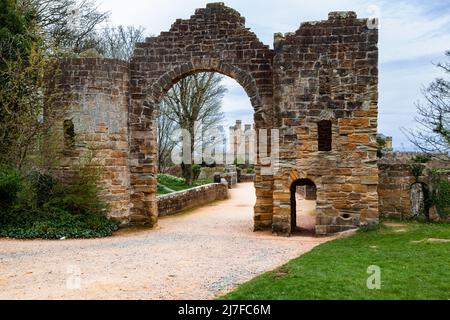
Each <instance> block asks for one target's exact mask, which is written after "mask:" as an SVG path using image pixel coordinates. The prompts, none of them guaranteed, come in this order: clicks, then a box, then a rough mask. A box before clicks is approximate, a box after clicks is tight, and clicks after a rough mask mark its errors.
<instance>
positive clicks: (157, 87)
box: [144, 59, 271, 122]
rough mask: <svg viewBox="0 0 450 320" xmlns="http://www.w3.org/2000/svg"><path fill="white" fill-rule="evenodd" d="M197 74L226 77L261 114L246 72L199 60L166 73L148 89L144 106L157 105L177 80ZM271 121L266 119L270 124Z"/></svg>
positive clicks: (260, 102)
mask: <svg viewBox="0 0 450 320" xmlns="http://www.w3.org/2000/svg"><path fill="white" fill-rule="evenodd" d="M199 72H217V73H220V74H222V75H225V76H228V77H230V78H232V79H234V80H236V82H237V83H239V84H240V85H241V86H242V88H243V89H244V90H245V92H246V93H247V96H248V98H249V99H250V102H251V104H252V107H253V110H254V112H255V113H260V112H263V111H264V110H263V102H262V99H261V95H260V94H259V91H258V87H257V85H256V81H255V79H254V78H253V77H252V76H251V74H249V73H248V72H247V71H244V70H242V69H240V68H239V67H236V66H234V65H232V64H228V63H222V62H220V61H217V60H204V59H203V60H200V61H197V62H186V63H183V64H181V65H178V66H176V67H174V68H173V69H172V70H169V71H167V72H166V73H164V74H163V75H162V76H160V77H159V79H158V80H157V81H156V82H155V83H154V84H153V85H152V86H151V87H150V88H149V89H148V91H147V94H146V96H147V98H146V100H144V104H147V105H150V104H159V103H160V102H161V100H162V98H163V97H164V95H165V94H166V93H167V91H169V90H170V88H172V86H173V85H174V84H175V83H177V82H178V81H179V80H181V79H183V78H185V77H187V76H189V75H192V74H195V73H199ZM270 120H271V119H267V121H268V122H270Z"/></svg>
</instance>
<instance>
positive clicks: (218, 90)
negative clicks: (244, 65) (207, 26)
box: [161, 72, 226, 184]
mask: <svg viewBox="0 0 450 320" xmlns="http://www.w3.org/2000/svg"><path fill="white" fill-rule="evenodd" d="M222 78H223V77H222V76H221V75H219V74H217V73H212V72H203V73H196V74H193V75H191V76H188V77H186V78H183V79H181V80H180V81H178V82H177V83H176V84H175V85H174V86H173V87H172V89H170V90H169V92H167V94H166V96H165V97H164V102H163V103H164V104H165V107H164V108H162V109H161V117H166V118H167V119H169V120H170V121H172V122H173V123H174V124H175V125H176V126H177V127H178V128H181V129H185V130H187V131H188V132H189V135H190V139H191V141H190V148H191V152H190V155H188V158H189V159H190V161H186V163H185V162H183V163H182V164H181V168H182V171H183V177H184V178H185V179H186V182H187V183H188V184H192V182H193V178H194V177H193V169H192V164H193V162H194V161H193V160H194V148H195V145H196V143H198V141H195V137H196V135H200V136H201V137H202V139H203V138H204V136H205V134H204V133H205V132H207V131H209V130H210V129H212V128H213V127H215V126H218V125H220V123H221V122H222V121H223V119H224V114H223V112H222V98H223V96H224V94H225V92H226V88H225V87H224V86H223V85H222V84H221V81H222ZM196 122H201V129H202V132H201V133H198V132H196V130H199V128H198V127H196V126H195V123H196ZM203 140H205V139H203ZM185 157H186V155H184V158H185ZM188 162H189V163H188Z"/></svg>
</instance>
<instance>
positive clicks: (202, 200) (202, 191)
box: [157, 183, 228, 217]
mask: <svg viewBox="0 0 450 320" xmlns="http://www.w3.org/2000/svg"><path fill="white" fill-rule="evenodd" d="M227 197H228V187H227V185H226V184H223V183H213V184H207V185H204V186H200V187H196V188H193V189H189V190H185V191H179V192H174V193H171V194H166V195H162V196H158V197H157V201H158V216H160V217H162V216H167V215H172V214H176V213H179V212H181V211H184V210H188V209H192V208H195V207H199V206H203V205H205V204H208V203H211V202H214V201H217V200H224V199H226V198H227Z"/></svg>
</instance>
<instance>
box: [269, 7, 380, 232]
mask: <svg viewBox="0 0 450 320" xmlns="http://www.w3.org/2000/svg"><path fill="white" fill-rule="evenodd" d="M377 41H378V31H377V30H376V29H369V28H368V23H367V20H366V19H357V17H356V14H355V13H353V12H343V13H342V12H335V13H330V15H329V19H328V20H326V21H318V22H307V23H303V24H302V25H301V27H300V29H299V30H297V31H296V32H295V33H292V34H287V35H285V36H284V37H283V36H281V35H277V36H276V39H275V53H276V55H275V58H274V67H273V69H274V93H275V96H274V105H275V108H277V110H276V111H275V114H276V115H279V118H278V126H279V127H280V129H281V133H280V171H279V172H278V173H277V174H276V175H275V177H274V179H275V181H274V196H273V199H274V203H273V206H274V210H273V213H274V217H273V230H274V231H275V232H277V233H279V234H288V233H289V230H290V228H291V223H292V221H290V204H289V203H290V197H291V196H290V186H291V185H292V183H293V182H295V180H298V179H310V180H312V181H313V182H314V183H315V184H316V186H317V214H318V216H317V221H316V224H317V225H316V232H317V233H318V234H326V233H332V232H336V231H341V230H345V229H347V228H352V227H355V226H359V225H360V224H361V223H376V222H377V221H378V195H377V184H378V169H377V156H376V150H377V148H376V139H375V136H376V134H377V115H378V112H377V101H378V91H377V84H378V48H377ZM323 120H326V121H331V123H332V132H331V134H332V148H331V151H319V150H318V146H319V142H318V123H319V122H320V121H323Z"/></svg>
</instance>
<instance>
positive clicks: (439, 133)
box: [403, 51, 450, 159]
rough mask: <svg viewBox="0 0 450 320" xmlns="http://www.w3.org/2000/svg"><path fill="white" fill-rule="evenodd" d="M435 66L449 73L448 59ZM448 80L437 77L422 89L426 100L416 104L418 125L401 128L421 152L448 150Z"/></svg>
mask: <svg viewBox="0 0 450 320" xmlns="http://www.w3.org/2000/svg"><path fill="white" fill-rule="evenodd" d="M446 56H447V57H448V58H449V59H450V51H448V52H447V53H446ZM437 66H438V68H440V69H442V70H443V71H444V73H445V74H446V75H447V76H448V75H450V60H449V62H445V63H439V64H438V65H437ZM449 80H450V79H444V78H437V79H436V80H435V81H433V82H432V83H431V84H430V85H429V86H428V87H427V88H424V89H423V90H422V92H423V95H424V97H425V101H426V102H425V104H417V112H418V116H416V118H415V120H416V122H417V123H418V125H419V127H418V128H417V129H415V130H412V129H403V131H404V133H405V134H406V135H407V137H408V139H409V140H410V141H411V142H412V143H413V144H414V145H415V146H416V147H417V148H418V149H419V150H421V151H422V152H426V153H440V154H448V153H449V152H450V81H449ZM436 156H437V155H436ZM444 158H447V157H444ZM447 159H448V158H447Z"/></svg>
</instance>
